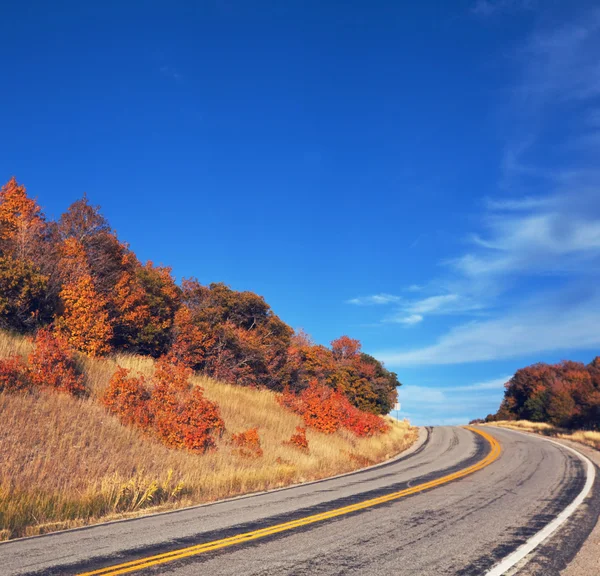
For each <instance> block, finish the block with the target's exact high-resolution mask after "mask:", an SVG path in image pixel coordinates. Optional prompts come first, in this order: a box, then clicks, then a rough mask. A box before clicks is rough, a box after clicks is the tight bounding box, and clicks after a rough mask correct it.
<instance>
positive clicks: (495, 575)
mask: <svg viewBox="0 0 600 576" xmlns="http://www.w3.org/2000/svg"><path fill="white" fill-rule="evenodd" d="M502 430H507V428H502ZM510 431H511V432H516V433H517V434H523V435H524V436H530V435H529V434H525V433H523V432H518V431H516V430H510ZM539 440H545V441H546V442H551V443H552V444H556V445H557V446H560V447H562V448H566V449H567V450H569V451H571V452H573V454H575V455H576V456H578V457H579V458H580V459H581V460H583V462H585V463H586V464H587V479H586V482H585V485H584V486H583V490H582V491H581V492H580V493H579V495H578V496H577V497H576V498H575V500H573V502H571V503H570V504H569V505H568V506H567V507H566V508H565V509H564V510H563V511H562V512H561V513H560V514H559V515H558V516H557V517H556V518H555V519H554V520H552V522H550V524H547V525H546V526H545V527H544V528H542V529H541V530H540V531H539V532H537V533H536V534H534V535H533V536H532V537H531V538H530V539H529V540H527V542H525V543H524V544H522V545H521V546H519V548H517V549H516V550H515V551H514V552H513V553H512V554H509V555H508V556H507V557H506V558H504V560H502V561H501V562H500V563H499V564H496V565H495V566H494V567H493V568H492V569H491V570H490V571H489V572H486V573H485V576H501V575H502V574H505V573H506V572H507V571H508V570H510V569H511V568H512V567H513V566H514V565H515V564H517V563H518V562H520V561H521V560H523V558H525V556H527V555H528V554H529V553H530V552H532V551H533V550H534V549H535V548H537V547H538V546H539V545H540V544H541V543H542V542H544V540H547V539H548V538H549V537H550V536H552V534H554V532H556V530H558V528H560V526H562V524H564V523H565V522H566V521H567V520H568V519H569V517H570V516H571V515H572V514H573V513H574V512H575V510H577V508H578V506H579V505H580V504H581V503H582V502H583V501H584V500H585V499H586V498H587V496H588V494H589V493H590V491H591V489H592V486H593V484H594V480H595V478H596V469H595V467H594V464H592V462H591V461H590V460H589V458H587V457H586V456H584V455H583V454H581V453H580V452H578V451H577V450H574V449H573V448H571V447H570V446H567V445H565V444H561V443H560V442H555V441H554V440H550V439H548V438H539Z"/></svg>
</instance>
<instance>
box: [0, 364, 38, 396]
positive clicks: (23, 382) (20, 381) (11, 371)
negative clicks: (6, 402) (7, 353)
mask: <svg viewBox="0 0 600 576" xmlns="http://www.w3.org/2000/svg"><path fill="white" fill-rule="evenodd" d="M30 387H31V381H30V379H29V374H28V370H27V367H26V366H25V364H24V362H23V360H22V359H21V357H20V356H11V357H10V358H6V359H3V360H0V392H4V391H5V392H21V391H23V390H27V389H28V388H30Z"/></svg>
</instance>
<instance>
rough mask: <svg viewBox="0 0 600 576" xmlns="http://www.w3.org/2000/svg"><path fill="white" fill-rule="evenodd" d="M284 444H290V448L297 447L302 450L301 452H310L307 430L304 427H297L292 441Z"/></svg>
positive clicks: (291, 438)
mask: <svg viewBox="0 0 600 576" xmlns="http://www.w3.org/2000/svg"><path fill="white" fill-rule="evenodd" d="M284 444H288V445H290V446H295V447H296V448H300V450H304V451H305V452H308V439H307V438H306V428H303V427H302V426H296V432H295V433H294V434H292V436H291V437H290V439H289V440H288V441H287V442H284Z"/></svg>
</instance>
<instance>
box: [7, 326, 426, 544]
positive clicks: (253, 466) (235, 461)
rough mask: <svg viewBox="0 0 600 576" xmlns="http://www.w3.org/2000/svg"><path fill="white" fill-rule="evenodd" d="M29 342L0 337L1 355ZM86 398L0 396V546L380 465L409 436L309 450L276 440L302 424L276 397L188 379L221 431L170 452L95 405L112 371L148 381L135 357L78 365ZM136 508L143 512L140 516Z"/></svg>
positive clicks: (317, 443) (340, 437) (315, 439)
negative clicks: (242, 440) (254, 450)
mask: <svg viewBox="0 0 600 576" xmlns="http://www.w3.org/2000/svg"><path fill="white" fill-rule="evenodd" d="M30 347H31V344H30V343H29V342H28V341H26V340H25V339H23V338H19V337H13V336H8V335H6V334H2V333H0V357H6V356H8V355H10V354H12V353H15V352H17V353H20V354H22V355H26V354H27V353H28V352H29V350H30ZM80 363H81V366H82V368H83V369H84V371H85V374H86V379H87V386H88V388H89V389H90V392H91V394H90V397H89V398H87V399H83V400H78V399H75V398H72V397H70V396H67V395H60V394H51V393H40V394H30V395H25V394H19V395H11V394H0V462H2V467H1V468H0V539H7V538H15V537H19V536H28V535H36V534H40V533H45V532H50V531H54V530H60V529H64V528H68V527H74V526H81V525H84V524H90V523H93V522H97V521H101V520H108V519H114V518H123V517H129V516H134V515H138V514H142V513H144V512H145V513H148V512H155V511H161V510H167V509H173V508H178V507H183V506H189V505H192V504H198V503H202V502H209V501H214V500H218V499H221V498H227V497H231V496H235V495H239V494H244V493H249V492H256V491H261V490H268V489H271V488H277V487H281V486H285V485H289V484H294V483H297V482H302V481H306V480H313V479H318V478H323V477H326V476H331V475H335V474H339V473H343V472H347V471H350V470H352V469H356V468H360V467H363V466H366V465H368V464H372V463H376V462H380V461H382V460H385V459H387V458H390V457H391V456H393V455H394V454H397V453H398V452H401V451H402V450H404V449H406V448H407V447H408V446H410V445H411V444H412V443H413V442H414V441H415V439H416V437H417V431H416V429H414V428H411V427H410V425H409V424H408V422H396V421H394V420H392V419H389V421H390V424H391V425H392V428H391V431H390V432H389V433H388V434H385V435H382V436H378V437H373V438H357V437H355V436H353V435H352V434H350V433H348V432H345V431H340V432H337V433H335V434H332V435H324V434H321V433H318V432H314V431H311V430H308V432H307V438H308V442H309V452H308V453H306V452H304V451H302V450H299V449H296V448H294V447H292V446H290V445H289V444H284V442H285V441H286V440H288V439H289V438H290V436H291V435H292V434H293V433H294V432H295V428H296V426H298V425H301V424H302V421H301V419H300V417H298V416H296V415H294V414H292V413H290V412H288V411H286V410H284V409H283V408H282V407H281V406H280V405H279V404H278V403H277V400H276V395H275V394H274V393H272V392H270V391H266V390H253V389H247V388H242V387H237V386H231V385H228V384H223V383H221V382H217V381H215V380H211V379H209V378H206V377H202V376H196V377H194V379H193V381H194V383H196V384H198V385H201V386H202V387H203V388H204V389H205V393H206V396H207V397H208V398H209V399H211V400H214V401H216V402H217V403H218V404H219V407H220V409H221V414H222V417H223V419H224V421H225V425H226V427H227V433H226V434H225V436H224V437H223V438H222V439H220V440H219V441H218V450H216V451H215V452H211V453H208V454H205V455H203V456H198V455H194V454H191V453H187V452H183V451H176V450H170V449H168V448H166V447H164V446H163V445H161V444H160V443H158V442H157V441H155V440H153V439H152V438H150V437H148V436H146V435H144V434H143V433H141V432H140V431H138V430H135V429H132V428H126V427H124V426H122V425H121V424H120V422H119V421H118V420H117V419H116V418H115V417H113V416H110V415H109V414H107V412H106V411H105V410H104V409H103V408H102V407H101V406H100V405H99V404H98V402H97V397H98V396H99V395H100V394H101V393H102V391H103V390H104V388H105V386H106V385H107V383H108V379H109V378H110V376H111V375H112V373H113V372H114V370H115V367H116V365H117V363H118V364H119V365H121V366H124V367H126V368H131V369H133V370H137V371H140V372H145V373H150V372H151V371H152V370H153V361H152V360H150V359H148V358H141V357H134V356H115V357H114V358H110V359H105V360H90V359H87V358H83V357H82V358H80ZM255 427H256V428H258V430H259V434H260V440H261V444H262V448H263V450H264V456H263V457H262V458H260V459H253V460H250V459H245V458H242V457H240V456H239V455H238V454H237V453H236V451H235V449H234V448H233V447H232V446H231V445H230V438H231V434H232V433H236V432H240V431H242V430H247V429H249V428H255ZM142 511H143V512H142Z"/></svg>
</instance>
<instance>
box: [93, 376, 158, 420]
mask: <svg viewBox="0 0 600 576" xmlns="http://www.w3.org/2000/svg"><path fill="white" fill-rule="evenodd" d="M128 375H129V370H126V369H125V368H121V367H118V368H117V371H116V372H115V373H114V374H113V376H112V378H111V379H110V382H109V384H108V388H107V389H106V391H105V392H104V395H103V397H102V400H101V401H102V403H103V404H104V406H106V407H107V408H108V410H109V412H112V413H113V414H115V415H116V416H118V417H119V418H120V420H121V422H122V423H123V424H129V425H135V426H139V427H140V428H147V427H148V426H150V424H151V423H152V413H151V412H150V406H149V401H150V392H149V390H148V389H147V388H146V386H145V384H144V379H143V377H142V376H140V377H138V378H135V377H133V376H131V377H129V376H128Z"/></svg>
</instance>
